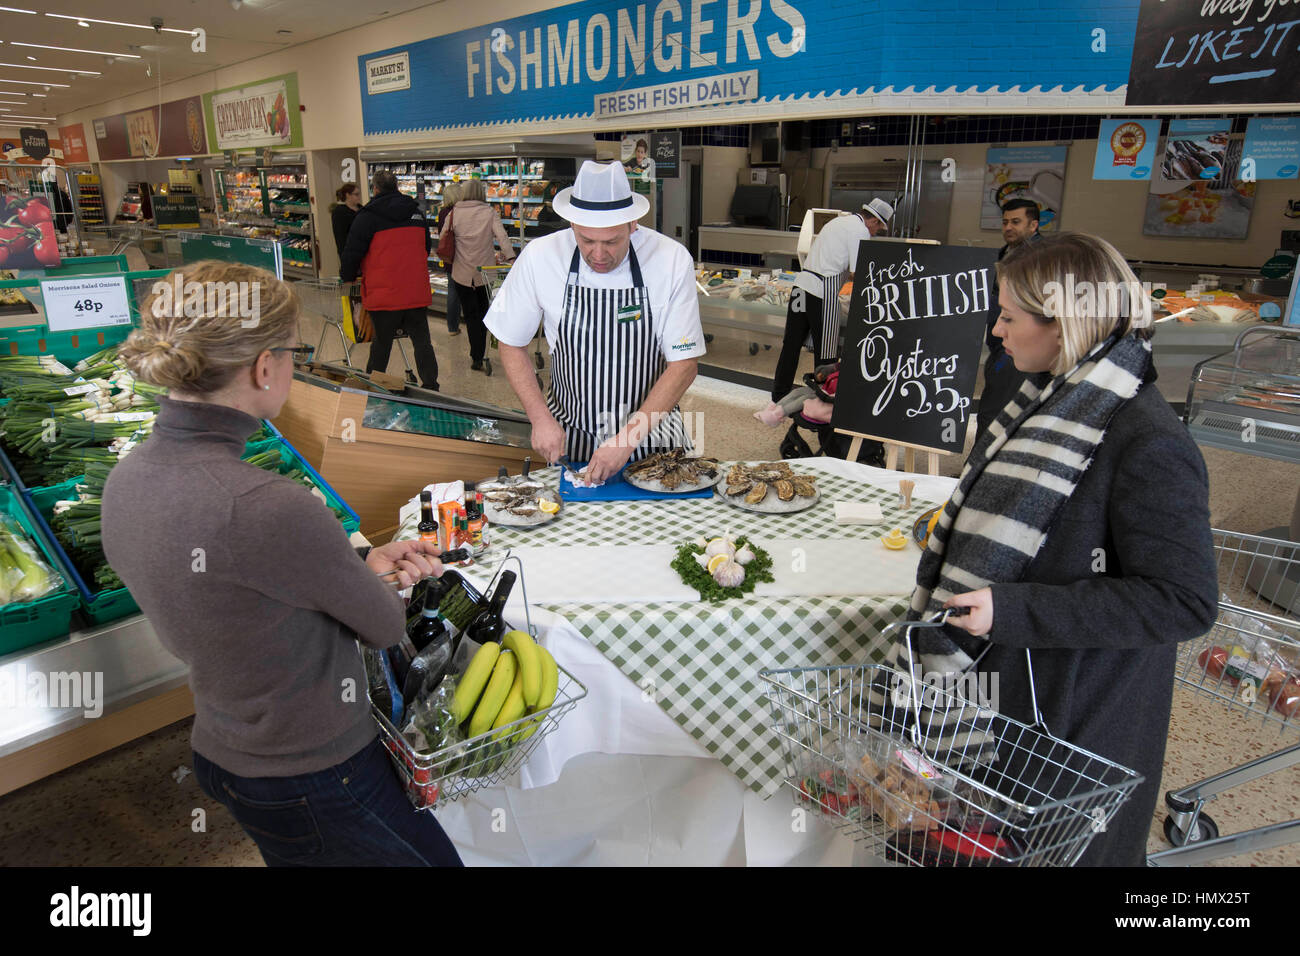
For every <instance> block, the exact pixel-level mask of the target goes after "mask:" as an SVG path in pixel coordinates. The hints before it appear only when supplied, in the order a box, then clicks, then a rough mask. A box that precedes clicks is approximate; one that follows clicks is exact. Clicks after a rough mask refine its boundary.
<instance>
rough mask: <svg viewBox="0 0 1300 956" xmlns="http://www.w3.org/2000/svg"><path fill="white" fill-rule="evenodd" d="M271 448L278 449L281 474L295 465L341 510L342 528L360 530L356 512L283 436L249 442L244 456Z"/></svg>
mask: <svg viewBox="0 0 1300 956" xmlns="http://www.w3.org/2000/svg"><path fill="white" fill-rule="evenodd" d="M253 446H258V447H257V448H256V450H252V449H253ZM272 448H278V449H279V451H280V473H281V474H284V473H285V472H286V471H288V470H289V468H290V466H291V465H296V466H297V467H298V468H299V469H301V470H302V471H303V472H304V473H305V474H306V475H307V477H309V478H310V479H311V481H312V484H314V485H315V486H316V487H317V488H319V489H320V491H321V493H322V494H323V495H324V496H325V498H326V500H328V501H329V503H330V505H331V506H333V507H335V508H338V509H339V510H340V511H342V512H343V519H342V520H343V530H344V531H346V532H347V533H348V534H352V533H353V532H356V531H360V530H361V519H360V518H359V517H357V513H356V512H355V511H353V510H352V509H351V508H350V507H349V506H348V503H347V502H346V501H344V500H343V499H342V498H341V497H340V496H339V494H338V492H336V491H335V490H334V489H333V488H331V487H330V485H329V482H327V481H326V480H325V479H324V478H322V477H321V476H320V475H319V474H318V473H317V471H316V469H315V468H313V467H312V466H311V465H309V464H308V463H307V459H305V458H303V457H302V455H300V454H298V450H297V449H296V448H294V447H293V446H292V445H290V444H289V443H288V442H287V441H285V440H284V439H283V438H272V439H269V440H268V441H264V442H251V443H250V444H249V446H248V447H245V449H244V457H245V458H248V457H249V456H251V455H255V454H258V453H260V452H263V451H269V450H271V449H272Z"/></svg>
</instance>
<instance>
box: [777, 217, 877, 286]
mask: <svg viewBox="0 0 1300 956" xmlns="http://www.w3.org/2000/svg"><path fill="white" fill-rule="evenodd" d="M866 215H870V214H869V213H867V214H866ZM870 238H871V232H870V230H868V229H867V224H866V223H865V222H863V220H862V216H859V215H858V214H857V213H845V214H844V215H842V216H840V217H838V218H836V219H832V220H831V221H830V222H828V223H827V224H826V225H824V226H822V231H821V232H819V233H817V237H816V238H815V239H813V243H812V248H811V249H809V250H808V255H807V257H806V258H805V259H804V261H803V267H804V271H803V272H801V273H799V274H798V275H797V276H795V280H794V282H795V285H797V286H799V288H801V289H803V290H804V291H805V292H807V293H808V294H809V295H814V296H816V297H817V298H819V299H820V298H821V297H822V295H823V294H824V293H825V291H826V286H825V284H824V283H823V282H822V279H821V278H820V277H821V276H825V277H826V278H834V277H835V276H838V275H840V274H841V273H843V272H849V273H853V272H855V271H856V270H857V268H858V243H859V242H861V241H862V240H863V239H870ZM809 273H816V275H810V274H809Z"/></svg>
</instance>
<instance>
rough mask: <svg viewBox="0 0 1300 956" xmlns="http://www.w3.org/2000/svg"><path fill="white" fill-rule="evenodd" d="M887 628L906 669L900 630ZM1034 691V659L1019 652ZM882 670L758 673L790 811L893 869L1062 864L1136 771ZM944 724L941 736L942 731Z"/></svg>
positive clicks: (960, 694)
mask: <svg viewBox="0 0 1300 956" xmlns="http://www.w3.org/2000/svg"><path fill="white" fill-rule="evenodd" d="M949 616H950V611H945V612H943V614H941V615H940V616H939V617H937V618H934V619H933V620H929V621H907V622H898V623H895V624H891V625H889V626H888V627H886V628H885V629H884V631H883V632H882V635H888V634H889V633H890V632H893V631H899V630H901V631H902V633H903V635H904V638H905V643H906V647H907V654H908V661H909V662H910V661H911V660H912V642H911V631H912V630H913V629H916V628H924V627H939V626H942V625H943V624H944V623H945V622H946V621H947V619H948V617H949ZM1025 661H1026V666H1027V667H1028V668H1029V677H1030V681H1029V684H1030V688H1031V693H1033V662H1032V659H1031V658H1030V656H1029V652H1028V651H1026V654H1025ZM914 673H915V667H911V668H909V671H908V672H907V673H904V672H902V671H901V670H895V669H893V668H891V667H888V666H885V665H882V664H861V665H846V666H837V667H802V668H790V669H786V670H764V671H762V672H760V675H759V676H760V677H761V678H762V680H764V681H766V682H767V684H768V687H767V698H768V704H769V707H770V709H771V715H772V725H773V729H774V731H775V733H776V735H777V737H778V738H779V739H780V740H781V743H782V748H783V751H784V758H785V766H786V775H785V780H784V783H785V784H786V786H788V787H790V788H791V789H792V790H793V791H794V798H795V804H796V806H801V807H804V808H806V809H810V810H812V811H813V812H817V813H819V814H821V815H822V816H823V817H824V818H826V819H827V821H828V822H830V823H831V824H832V825H834V826H836V827H839V828H840V829H841V830H843V831H845V832H846V833H847V834H848V835H849V836H851V837H853V838H854V839H855V840H857V841H860V842H862V843H864V844H865V847H866V849H867V850H868V852H870V853H871V854H872V855H873V856H875V857H877V858H880V859H882V860H884V861H885V862H886V863H889V864H894V865H900V866H1072V865H1073V864H1075V863H1076V862H1078V860H1079V858H1080V856H1082V854H1083V852H1084V851H1085V850H1086V849H1087V847H1088V844H1089V843H1091V841H1092V840H1093V838H1094V837H1095V836H1096V835H1097V834H1098V833H1100V832H1102V831H1104V830H1105V828H1106V825H1107V824H1108V823H1109V821H1110V820H1111V819H1112V818H1113V817H1114V815H1115V813H1116V812H1117V811H1118V810H1119V808H1120V807H1121V806H1122V805H1123V803H1124V801H1125V800H1127V799H1128V798H1129V796H1130V795H1131V794H1132V792H1133V790H1134V788H1136V787H1137V786H1138V785H1139V784H1140V783H1141V782H1142V779H1143V778H1142V777H1141V775H1139V774H1137V773H1135V772H1134V771H1132V770H1129V769H1128V768H1125V767H1122V766H1120V765H1119V764H1117V763H1113V762H1112V761H1109V760H1106V759H1104V758H1103V757H1099V756H1097V755H1096V754H1093V753H1089V752H1088V751H1086V750H1083V749H1082V748H1079V747H1076V746H1074V745H1073V744H1070V743H1068V742H1067V741H1064V740H1060V739H1058V738H1056V737H1053V736H1052V735H1051V734H1050V733H1049V732H1048V730H1047V728H1046V726H1045V725H1044V724H1043V721H1042V716H1041V712H1040V711H1039V710H1038V701H1037V697H1036V696H1034V698H1033V700H1032V703H1033V708H1034V713H1035V714H1036V715H1037V723H1036V725H1035V726H1032V727H1031V726H1029V725H1027V724H1022V723H1020V722H1018V721H1015V720H1012V719H1010V718H1008V717H1004V716H1003V715H1001V714H999V713H997V712H996V711H994V710H991V709H990V708H989V707H987V706H985V705H984V704H983V703H981V702H980V699H979V695H978V694H974V693H971V692H970V691H969V690H968V689H964V688H962V687H958V686H954V687H943V686H935V685H933V684H931V683H926V684H922V683H920V681H918V680H916V679H915V678H910V677H909V676H908V675H909V674H914ZM940 728H942V733H940Z"/></svg>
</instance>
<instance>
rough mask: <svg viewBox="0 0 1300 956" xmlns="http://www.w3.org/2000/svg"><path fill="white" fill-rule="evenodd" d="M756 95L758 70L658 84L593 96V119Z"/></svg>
mask: <svg viewBox="0 0 1300 956" xmlns="http://www.w3.org/2000/svg"><path fill="white" fill-rule="evenodd" d="M757 96H758V70H746V71H745V72H744V73H728V74H725V75H724V76H712V77H709V78H707V79H700V80H683V81H681V82H680V83H661V84H659V85H658V86H643V87H641V88H640V89H635V90H619V91H618V92H615V93H603V94H601V95H599V96H597V97H596V110H595V115H596V118H597V119H603V118H605V117H608V116H628V115H631V114H632V113H655V112H658V111H660V110H681V109H686V108H687V107H691V106H716V105H717V104H719V103H732V102H735V101H737V100H752V99H755V98H757Z"/></svg>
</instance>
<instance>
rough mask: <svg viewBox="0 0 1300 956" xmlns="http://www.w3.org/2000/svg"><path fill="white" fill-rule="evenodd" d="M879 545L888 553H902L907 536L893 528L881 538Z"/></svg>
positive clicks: (905, 545)
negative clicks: (887, 550)
mask: <svg viewBox="0 0 1300 956" xmlns="http://www.w3.org/2000/svg"><path fill="white" fill-rule="evenodd" d="M880 543H881V544H883V545H884V546H885V547H886V548H888V549H889V550H890V551H902V550H903V548H905V547H907V536H906V535H905V534H903V532H902V531H900V530H899V529H898V528H895V529H894V530H893V531H891V532H889V534H887V535H885V536H884V537H883V538H881V539H880Z"/></svg>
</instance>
